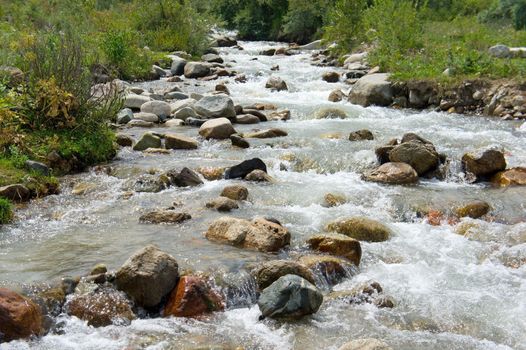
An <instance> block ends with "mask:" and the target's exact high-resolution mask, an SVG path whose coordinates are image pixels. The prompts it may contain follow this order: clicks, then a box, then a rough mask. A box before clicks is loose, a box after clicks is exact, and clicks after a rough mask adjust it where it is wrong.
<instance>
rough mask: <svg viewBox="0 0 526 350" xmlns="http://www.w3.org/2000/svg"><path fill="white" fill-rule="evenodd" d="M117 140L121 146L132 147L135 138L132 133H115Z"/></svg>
mask: <svg viewBox="0 0 526 350" xmlns="http://www.w3.org/2000/svg"><path fill="white" fill-rule="evenodd" d="M115 142H117V144H118V145H119V146H121V147H131V146H133V143H134V142H135V140H134V139H133V138H132V137H131V136H130V135H127V134H121V133H119V134H116V135H115Z"/></svg>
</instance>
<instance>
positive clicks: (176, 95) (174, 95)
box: [164, 91, 190, 101]
mask: <svg viewBox="0 0 526 350" xmlns="http://www.w3.org/2000/svg"><path fill="white" fill-rule="evenodd" d="M188 98H190V96H188V95H187V94H184V93H182V92H179V91H172V92H167V93H165V94H164V99H165V100H179V101H181V100H186V99H188Z"/></svg>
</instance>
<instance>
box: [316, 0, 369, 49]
mask: <svg viewBox="0 0 526 350" xmlns="http://www.w3.org/2000/svg"><path fill="white" fill-rule="evenodd" d="M367 6H368V1H367V0H337V1H336V3H335V4H334V6H333V7H332V8H331V9H330V10H329V12H328V15H327V20H326V26H325V28H324V31H325V33H324V39H325V40H326V41H328V42H336V44H337V47H336V51H337V52H338V53H340V54H345V53H348V52H350V51H351V50H353V49H355V48H356V46H358V45H359V44H360V43H361V42H362V41H363V39H364V38H365V31H364V27H363V13H364V11H365V9H366V8H367Z"/></svg>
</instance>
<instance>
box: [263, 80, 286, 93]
mask: <svg viewBox="0 0 526 350" xmlns="http://www.w3.org/2000/svg"><path fill="white" fill-rule="evenodd" d="M265 88H267V89H271V90H272V91H282V90H288V87H287V83H285V81H284V80H283V79H281V78H279V77H270V78H269V79H268V80H267V82H266V84H265Z"/></svg>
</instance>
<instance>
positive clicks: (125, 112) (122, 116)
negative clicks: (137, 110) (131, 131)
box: [117, 108, 133, 124]
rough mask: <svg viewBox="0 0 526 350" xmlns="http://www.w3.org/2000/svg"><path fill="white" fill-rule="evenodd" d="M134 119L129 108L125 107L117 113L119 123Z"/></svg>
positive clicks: (126, 122)
mask: <svg viewBox="0 0 526 350" xmlns="http://www.w3.org/2000/svg"><path fill="white" fill-rule="evenodd" d="M132 119H133V112H132V110H131V109H129V108H124V109H121V110H120V111H119V113H118V114H117V124H128V123H129V122H130V121H131V120H132Z"/></svg>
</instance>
